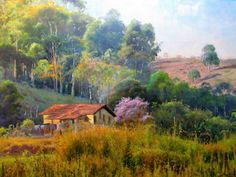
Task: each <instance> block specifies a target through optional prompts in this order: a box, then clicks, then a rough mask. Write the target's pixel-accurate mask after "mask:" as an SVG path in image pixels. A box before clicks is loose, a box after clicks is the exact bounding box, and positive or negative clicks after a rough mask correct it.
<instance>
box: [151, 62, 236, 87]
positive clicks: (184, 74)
mask: <svg viewBox="0 0 236 177" xmlns="http://www.w3.org/2000/svg"><path fill="white" fill-rule="evenodd" d="M194 68H196V69H198V70H199V71H200V73H201V78H200V79H199V80H198V81H196V82H195V83H192V82H191V81H190V80H189V78H188V72H189V71H190V70H192V69H194ZM152 69H153V70H163V71H165V72H167V73H168V74H169V75H170V77H171V78H173V79H174V78H179V79H181V80H184V81H187V82H189V83H190V84H191V85H194V86H200V85H201V84H202V83H204V82H206V83H210V84H211V85H212V86H215V85H216V84H218V83H220V82H229V83H231V84H232V86H233V87H234V89H236V59H229V60H222V61H221V64H220V66H218V67H214V68H212V69H211V70H208V69H207V67H205V66H204V64H203V63H202V61H201V60H200V59H197V58H168V59H157V60H156V61H154V64H153V68H152Z"/></svg>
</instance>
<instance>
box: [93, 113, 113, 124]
mask: <svg viewBox="0 0 236 177" xmlns="http://www.w3.org/2000/svg"><path fill="white" fill-rule="evenodd" d="M95 116H96V122H95V124H104V125H111V124H113V123H114V122H115V117H114V116H113V115H111V114H110V113H109V112H108V111H107V110H106V109H101V110H100V111H98V112H97V113H96V114H95ZM109 119H110V120H109Z"/></svg>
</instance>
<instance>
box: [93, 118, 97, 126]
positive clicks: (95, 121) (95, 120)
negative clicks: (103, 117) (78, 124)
mask: <svg viewBox="0 0 236 177" xmlns="http://www.w3.org/2000/svg"><path fill="white" fill-rule="evenodd" d="M93 121H94V124H96V123H97V117H96V116H94V119H93Z"/></svg>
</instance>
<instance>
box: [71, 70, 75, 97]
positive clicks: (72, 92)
mask: <svg viewBox="0 0 236 177" xmlns="http://www.w3.org/2000/svg"><path fill="white" fill-rule="evenodd" d="M71 82H72V83H71V84H72V85H71V96H73V97H74V96H75V77H74V74H73V73H72V80H71Z"/></svg>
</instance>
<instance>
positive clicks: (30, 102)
mask: <svg viewBox="0 0 236 177" xmlns="http://www.w3.org/2000/svg"><path fill="white" fill-rule="evenodd" d="M16 86H17V89H18V91H19V92H20V93H21V94H22V95H23V96H24V100H23V109H24V110H23V111H24V116H25V117H35V118H39V115H38V113H39V112H41V111H43V110H44V109H45V108H47V107H49V106H51V105H53V104H56V103H86V102H88V100H85V99H79V98H76V97H71V96H64V95H61V94H59V93H56V92H54V91H52V90H49V89H36V88H32V87H30V86H29V85H27V84H19V83H16Z"/></svg>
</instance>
